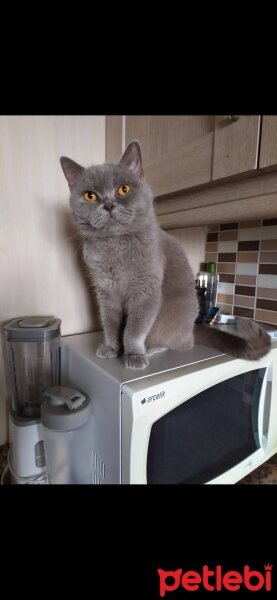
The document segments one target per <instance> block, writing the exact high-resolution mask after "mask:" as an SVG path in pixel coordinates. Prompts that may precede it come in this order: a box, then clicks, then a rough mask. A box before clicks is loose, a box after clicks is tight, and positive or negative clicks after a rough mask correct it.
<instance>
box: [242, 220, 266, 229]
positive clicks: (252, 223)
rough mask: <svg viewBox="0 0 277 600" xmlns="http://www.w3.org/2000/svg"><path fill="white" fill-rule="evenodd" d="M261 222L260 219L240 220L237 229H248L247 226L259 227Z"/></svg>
mask: <svg viewBox="0 0 277 600" xmlns="http://www.w3.org/2000/svg"><path fill="white" fill-rule="evenodd" d="M261 224H262V222H261V221H260V220H257V221H241V223H239V229H249V227H256V229H257V227H261Z"/></svg>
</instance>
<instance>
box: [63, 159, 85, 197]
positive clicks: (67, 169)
mask: <svg viewBox="0 0 277 600" xmlns="http://www.w3.org/2000/svg"><path fill="white" fill-rule="evenodd" d="M60 163H61V167H62V170H63V172H64V174H65V177H66V179H67V183H68V185H69V189H70V191H71V190H72V188H73V187H74V185H75V183H76V181H77V179H78V177H79V176H80V175H81V174H82V173H83V171H84V167H81V165H78V163H76V162H74V160H71V158H67V157H66V156H61V158H60Z"/></svg>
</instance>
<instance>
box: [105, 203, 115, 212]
mask: <svg viewBox="0 0 277 600" xmlns="http://www.w3.org/2000/svg"><path fill="white" fill-rule="evenodd" d="M113 207H114V203H113V202H105V204H104V208H105V209H106V210H108V211H109V212H112V209H113Z"/></svg>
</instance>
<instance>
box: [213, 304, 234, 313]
mask: <svg viewBox="0 0 277 600" xmlns="http://www.w3.org/2000/svg"><path fill="white" fill-rule="evenodd" d="M217 304H218V305H219V306H220V308H221V310H223V311H224V312H225V313H227V314H229V315H232V314H233V305H232V304H225V303H224V302H217Z"/></svg>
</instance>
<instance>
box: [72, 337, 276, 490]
mask: <svg viewBox="0 0 277 600" xmlns="http://www.w3.org/2000/svg"><path fill="white" fill-rule="evenodd" d="M102 335H103V334H102V332H96V333H87V334H78V335H73V336H66V337H63V338H62V344H61V367H62V368H61V372H62V384H63V385H65V386H68V387H72V388H77V389H79V390H81V391H83V392H85V393H86V394H87V395H88V396H89V397H90V398H91V401H92V411H91V416H90V420H89V424H88V427H87V428H86V433H85V434H84V435H85V439H84V440H83V444H82V451H81V450H80V454H78V449H77V450H76V460H77V461H79V462H78V467H79V468H78V472H79V479H78V480H76V483H86V484H221V483H222V484H233V483H236V482H237V481H239V480H240V479H242V478H243V477H245V476H246V475H248V473H250V472H251V471H253V470H254V469H256V468H257V467H259V466H260V465H261V464H262V463H263V462H265V461H267V460H268V459H269V458H270V457H271V456H272V455H273V454H275V453H276V452H277V380H276V376H277V344H274V343H273V344H272V349H271V350H270V352H269V353H268V354H267V355H266V356H265V357H264V358H262V359H260V360H257V361H246V360H241V359H234V358H232V357H231V356H229V355H226V354H222V353H219V352H218V351H216V350H212V349H210V348H207V347H204V346H195V347H194V348H193V349H192V350H190V351H188V352H177V351H176V352H175V351H165V352H163V353H160V354H157V355H155V356H153V357H151V358H150V364H149V366H148V367H147V368H146V369H144V370H143V371H134V370H130V369H126V368H125V367H124V366H123V364H122V359H121V358H120V357H118V358H113V359H101V358H98V357H97V356H96V349H97V347H98V344H99V343H100V342H101V341H102Z"/></svg>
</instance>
